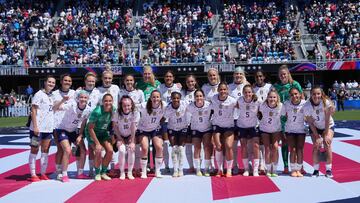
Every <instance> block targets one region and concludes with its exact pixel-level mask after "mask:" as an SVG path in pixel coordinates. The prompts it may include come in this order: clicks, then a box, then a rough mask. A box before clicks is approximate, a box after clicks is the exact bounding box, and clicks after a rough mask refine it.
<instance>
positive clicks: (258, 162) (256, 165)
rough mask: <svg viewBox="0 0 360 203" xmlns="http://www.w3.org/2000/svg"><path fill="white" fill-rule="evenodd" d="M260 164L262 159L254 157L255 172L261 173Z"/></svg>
mask: <svg viewBox="0 0 360 203" xmlns="http://www.w3.org/2000/svg"><path fill="white" fill-rule="evenodd" d="M259 164H260V160H259V159H254V167H253V170H254V173H259Z"/></svg>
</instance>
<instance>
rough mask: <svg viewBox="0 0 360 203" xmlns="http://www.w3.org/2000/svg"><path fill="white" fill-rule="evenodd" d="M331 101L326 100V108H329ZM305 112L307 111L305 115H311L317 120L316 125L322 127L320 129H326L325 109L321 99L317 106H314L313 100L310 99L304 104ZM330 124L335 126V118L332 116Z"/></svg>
mask: <svg viewBox="0 0 360 203" xmlns="http://www.w3.org/2000/svg"><path fill="white" fill-rule="evenodd" d="M330 102H331V101H329V100H326V102H325V108H329V107H330V105H331V103H330ZM304 112H305V116H311V117H312V118H313V119H314V120H315V123H314V124H315V127H316V128H318V129H320V130H324V129H325V109H324V104H323V102H322V101H321V102H320V104H319V105H317V106H313V105H312V104H311V101H310V100H308V101H307V102H306V104H305V105H304ZM329 126H330V127H333V126H334V119H333V118H332V116H330V121H329Z"/></svg>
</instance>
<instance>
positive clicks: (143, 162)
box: [140, 159, 148, 174]
mask: <svg viewBox="0 0 360 203" xmlns="http://www.w3.org/2000/svg"><path fill="white" fill-rule="evenodd" d="M147 162H148V160H147V159H140V167H141V172H143V173H145V174H146V166H147Z"/></svg>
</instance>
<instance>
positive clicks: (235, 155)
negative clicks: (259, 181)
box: [233, 140, 238, 168]
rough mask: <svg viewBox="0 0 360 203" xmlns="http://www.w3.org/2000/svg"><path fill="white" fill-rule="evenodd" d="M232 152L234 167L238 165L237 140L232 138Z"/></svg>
mask: <svg viewBox="0 0 360 203" xmlns="http://www.w3.org/2000/svg"><path fill="white" fill-rule="evenodd" d="M233 152H234V159H233V160H234V163H233V164H234V168H237V167H238V162H237V157H238V140H234V143H233Z"/></svg>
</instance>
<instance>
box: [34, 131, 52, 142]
mask: <svg viewBox="0 0 360 203" xmlns="http://www.w3.org/2000/svg"><path fill="white" fill-rule="evenodd" d="M33 136H36V135H35V134H34V131H32V130H30V139H31V138H32V137H33ZM38 136H39V138H40V140H47V139H51V138H52V137H53V133H42V132H40V133H39V135H38Z"/></svg>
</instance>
